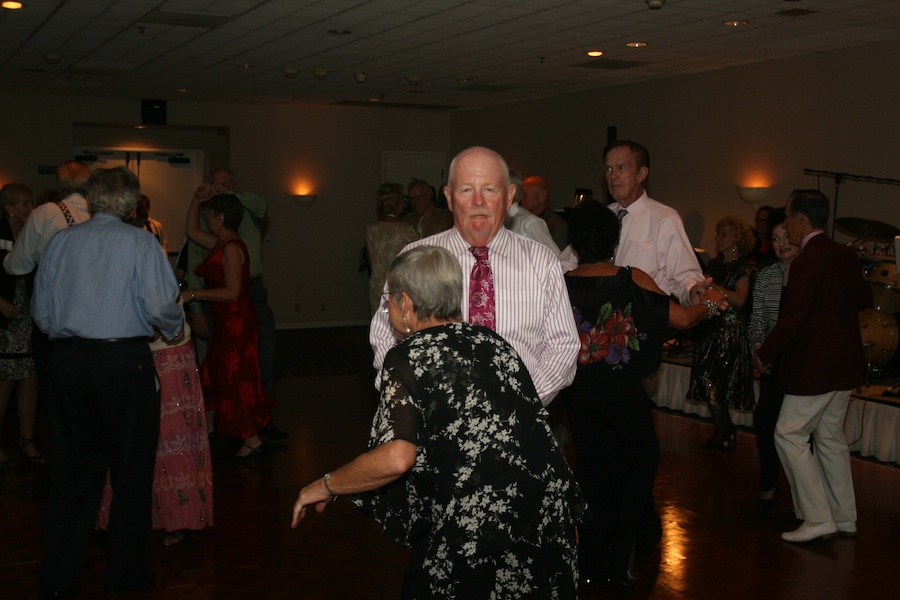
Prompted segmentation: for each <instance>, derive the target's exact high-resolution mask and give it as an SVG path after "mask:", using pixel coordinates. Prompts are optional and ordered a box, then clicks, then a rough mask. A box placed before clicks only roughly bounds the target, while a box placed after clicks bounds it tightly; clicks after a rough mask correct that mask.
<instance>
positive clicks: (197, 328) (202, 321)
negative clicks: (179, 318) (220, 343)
mask: <svg viewBox="0 0 900 600" xmlns="http://www.w3.org/2000/svg"><path fill="white" fill-rule="evenodd" d="M191 329H193V330H194V334H195V335H196V337H199V338H202V339H204V340H205V339H208V338H209V323H208V322H207V321H206V315H204V314H203V313H202V312H201V313H195V314H194V316H193V319H192V320H191Z"/></svg>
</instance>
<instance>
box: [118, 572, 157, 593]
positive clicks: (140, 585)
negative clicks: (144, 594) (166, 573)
mask: <svg viewBox="0 0 900 600" xmlns="http://www.w3.org/2000/svg"><path fill="white" fill-rule="evenodd" d="M155 581H156V573H155V572H154V571H150V570H147V571H145V572H144V575H143V576H142V577H141V578H140V579H138V580H137V581H135V582H134V583H128V584H125V585H120V586H115V587H107V588H106V595H107V596H118V595H119V594H125V593H127V592H134V591H137V590H142V589H144V588H148V587H150V586H151V585H153V583H154V582H155Z"/></svg>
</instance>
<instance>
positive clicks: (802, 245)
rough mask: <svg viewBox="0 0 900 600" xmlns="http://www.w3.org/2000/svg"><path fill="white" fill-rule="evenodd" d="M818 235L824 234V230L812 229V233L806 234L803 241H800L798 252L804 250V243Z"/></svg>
mask: <svg viewBox="0 0 900 600" xmlns="http://www.w3.org/2000/svg"><path fill="white" fill-rule="evenodd" d="M820 233H825V230H824V229H813V230H812V231H810V232H809V233H807V234H806V235H805V236H804V237H803V239H802V240H801V241H800V250H803V249H804V248H806V243H807V242H809V240H811V239H813V238H814V237H816V236H817V235H819V234H820Z"/></svg>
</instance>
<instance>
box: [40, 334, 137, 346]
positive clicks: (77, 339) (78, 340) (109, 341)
mask: <svg viewBox="0 0 900 600" xmlns="http://www.w3.org/2000/svg"><path fill="white" fill-rule="evenodd" d="M50 341H51V342H53V343H54V344H65V345H69V346H71V345H73V344H134V343H137V342H140V343H142V344H146V343H148V342H149V341H150V340H149V338H147V337H146V336H141V337H130V338H108V339H105V340H104V339H93V338H82V337H77V336H73V337H64V338H56V339H51V340H50Z"/></svg>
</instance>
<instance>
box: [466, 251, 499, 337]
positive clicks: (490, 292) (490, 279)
mask: <svg viewBox="0 0 900 600" xmlns="http://www.w3.org/2000/svg"><path fill="white" fill-rule="evenodd" d="M469 252H471V253H472V255H473V256H474V257H475V264H474V265H473V266H472V273H471V274H470V275H469V323H472V324H474V325H484V326H485V327H488V328H490V329H494V325H495V323H496V321H497V315H496V312H495V308H494V274H493V273H492V272H491V263H490V262H488V249H487V246H482V247H479V248H475V247H472V248H469Z"/></svg>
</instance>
